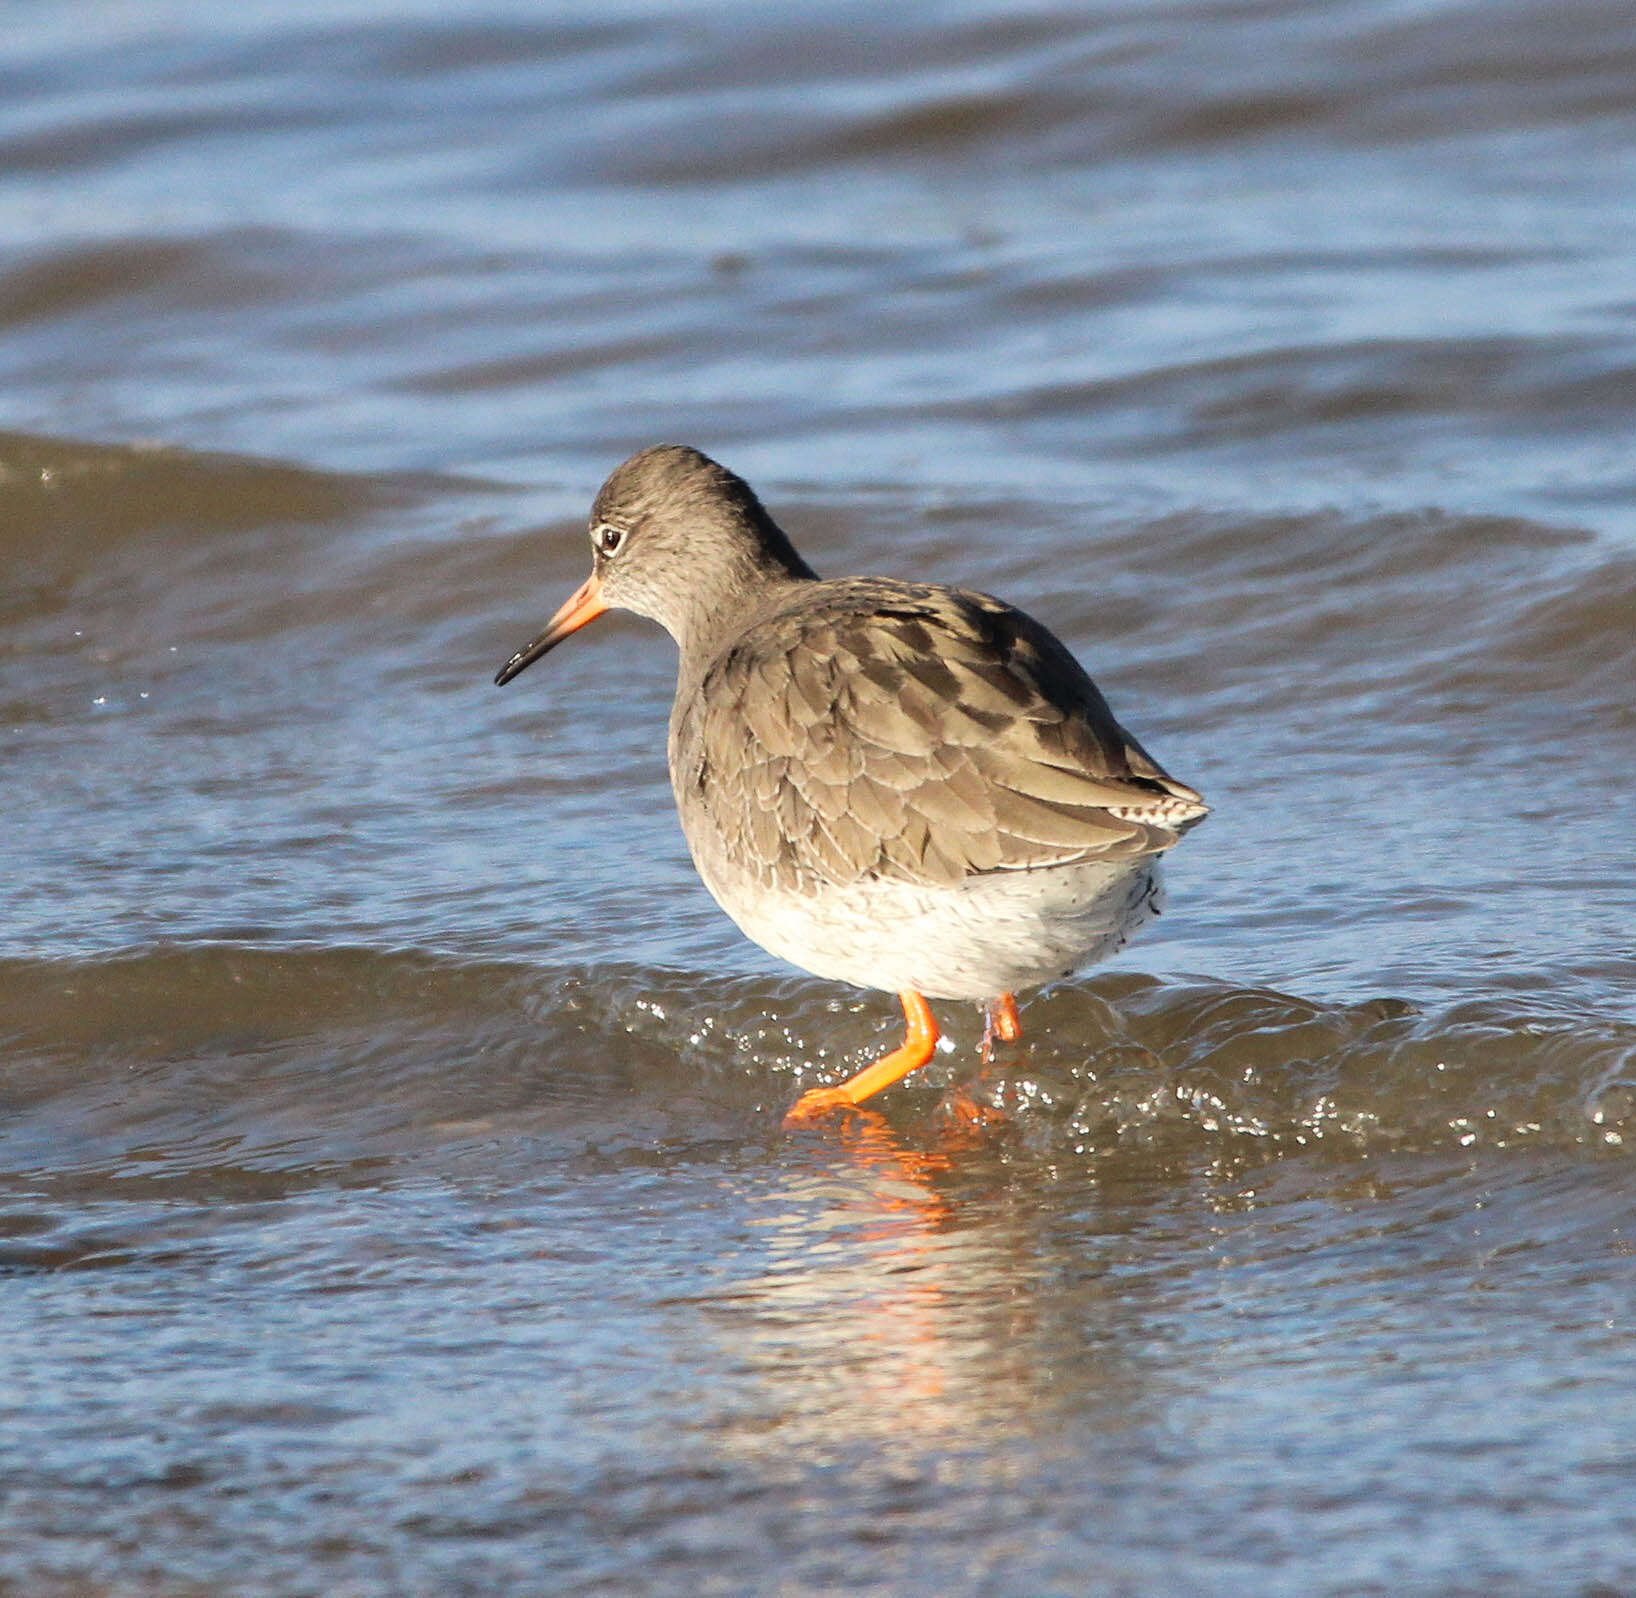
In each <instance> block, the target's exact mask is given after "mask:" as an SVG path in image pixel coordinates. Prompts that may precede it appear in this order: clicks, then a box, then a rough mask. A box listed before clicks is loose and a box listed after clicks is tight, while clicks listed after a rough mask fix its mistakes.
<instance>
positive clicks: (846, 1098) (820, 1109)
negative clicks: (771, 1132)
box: [784, 1086, 857, 1132]
mask: <svg viewBox="0 0 1636 1598" xmlns="http://www.w3.org/2000/svg"><path fill="white" fill-rule="evenodd" d="M856 1108H857V1101H856V1100H855V1099H853V1097H852V1095H851V1094H850V1093H848V1092H847V1090H846V1088H845V1087H844V1086H843V1087H838V1088H808V1089H807V1091H806V1092H805V1093H803V1094H802V1095H801V1097H800V1098H798V1099H797V1100H796V1101H795V1103H794V1104H792V1105H791V1106H790V1107H789V1109H788V1110H787V1111H786V1112H785V1115H784V1130H785V1131H786V1132H788V1131H792V1130H793V1129H795V1128H796V1127H802V1126H816V1125H817V1124H818V1123H819V1122H820V1121H823V1120H827V1119H828V1118H829V1117H830V1116H832V1115H834V1113H835V1112H836V1111H837V1110H853V1109H856Z"/></svg>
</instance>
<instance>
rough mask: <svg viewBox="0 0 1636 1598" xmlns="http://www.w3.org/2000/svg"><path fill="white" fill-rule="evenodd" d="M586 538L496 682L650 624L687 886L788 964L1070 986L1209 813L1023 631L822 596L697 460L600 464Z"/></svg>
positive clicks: (864, 589) (941, 988)
mask: <svg viewBox="0 0 1636 1598" xmlns="http://www.w3.org/2000/svg"><path fill="white" fill-rule="evenodd" d="M591 545H592V551H593V569H592V575H591V577H590V578H589V580H588V581H587V582H586V584H585V585H584V586H583V587H582V588H581V589H580V590H579V592H578V593H577V594H575V595H574V596H573V598H572V599H570V600H569V601H568V603H567V604H565V605H564V606H563V607H562V609H561V610H560V611H559V612H558V614H557V615H556V617H554V618H553V620H552V622H551V625H550V626H549V627H548V628H547V630H546V631H545V632H544V633H543V634H541V635H540V637H539V638H537V639H535V640H534V642H533V643H531V644H530V645H528V646H527V647H526V648H525V649H522V650H520V651H519V652H518V653H517V654H516V655H514V656H513V657H512V658H511V660H509V661H508V662H507V663H506V665H505V667H504V668H502V670H501V672H500V674H499V677H498V679H497V680H498V681H500V682H506V681H509V680H510V679H511V678H512V677H514V676H515V675H516V674H517V673H518V672H519V671H521V670H523V668H524V667H526V666H527V665H529V664H531V663H532V662H533V661H534V660H537V659H538V658H539V657H540V656H541V655H543V654H544V653H545V652H546V651H547V650H549V649H551V648H552V647H554V646H555V644H557V643H558V642H560V640H561V639H562V638H564V637H566V636H567V634H568V633H570V632H572V631H574V630H576V629H577V628H578V627H579V626H582V625H583V624H584V623H585V622H587V621H590V620H592V619H593V618H594V617H595V616H597V615H600V614H601V613H602V611H603V610H604V609H607V608H624V609H628V610H634V611H636V612H638V613H640V614H642V615H646V616H651V617H653V618H654V619H655V620H657V621H659V622H660V623H661V624H662V625H663V626H664V627H665V628H666V629H667V630H668V631H669V632H670V633H671V635H672V636H673V637H674V638H675V640H676V642H677V645H678V647H679V649H680V652H681V659H680V664H679V668H678V672H677V685H676V699H675V703H674V705H673V707H672V711H671V719H670V773H671V782H672V785H673V787H674V790H675V794H676V803H677V809H678V812H679V814H680V817H681V822H682V830H683V832H684V834H685V835H686V837H687V841H688V846H689V848H690V849H691V851H692V854H693V858H694V861H695V863H696V865H697V866H698V868H699V872H700V875H701V876H702V877H703V879H704V881H705V883H706V885H707V886H708V887H709V888H710V890H711V892H712V893H713V894H714V895H715V896H716V898H717V900H718V901H719V902H720V903H721V905H722V907H723V908H724V909H725V910H726V911H727V913H728V914H729V915H731V916H732V917H733V918H734V920H735V921H737V922H738V923H739V925H740V927H742V928H743V929H744V931H745V932H746V933H748V934H749V936H751V937H752V938H754V939H755V940H756V941H758V942H760V943H761V944H763V945H764V946H765V947H767V948H769V949H771V950H772V951H773V952H774V953H777V954H780V955H782V956H784V957H785V958H787V959H789V960H792V961H793V962H794V963H796V964H798V965H803V966H805V967H806V968H807V969H809V970H813V971H816V972H818V973H819V974H821V975H826V976H833V977H838V978H841V979H843V980H846V981H851V982H856V983H860V984H863V985H866V986H871V987H880V988H888V989H896V990H898V991H899V992H900V993H903V994H904V995H905V1005H906V1008H908V1007H909V1005H910V1000H911V999H914V1000H915V1001H916V1003H919V1004H920V1006H921V1010H922V1011H923V1010H924V1004H923V1001H921V1000H919V999H918V997H917V996H918V995H922V994H930V995H932V996H935V997H944V998H970V999H993V998H995V997H997V996H1000V995H1007V996H1009V994H1010V993H1011V992H1012V991H1013V990H1014V989H1015V988H1018V987H1026V986H1030V985H1033V984H1037V983H1039V982H1043V981H1046V980H1049V979H1050V978H1051V977H1054V976H1059V975H1063V974H1066V973H1067V972H1068V971H1071V970H1073V969H1074V968H1075V967H1076V966H1078V965H1080V964H1082V963H1084V962H1085V961H1087V960H1090V959H1093V958H1096V957H1097V956H1098V955H1100V954H1104V953H1106V952H1108V951H1109V950H1111V949H1113V948H1117V947H1118V946H1119V945H1120V944H1121V943H1122V942H1123V941H1124V940H1125V938H1126V937H1127V936H1128V934H1129V932H1130V931H1131V930H1132V929H1133V928H1134V926H1136V925H1137V924H1138V923H1139V922H1140V921H1141V920H1142V919H1143V918H1144V917H1145V916H1146V915H1147V914H1148V913H1150V911H1151V910H1152V908H1153V906H1154V903H1155V898H1156V892H1157V889H1156V879H1155V877H1154V862H1155V860H1156V858H1157V856H1158V855H1159V854H1160V853H1161V852H1162V851H1164V850H1166V849H1168V848H1170V847H1171V845H1173V844H1174V843H1175V842H1176V841H1177V839H1178V838H1179V837H1180V836H1181V834H1182V833H1183V832H1185V831H1186V830H1187V829H1188V828H1189V827H1190V826H1192V825H1193V824H1194V823H1196V822H1197V821H1198V820H1199V819H1201V818H1202V817H1203V816H1204V815H1205V813H1206V810H1207V807H1206V806H1205V804H1204V802H1203V801H1202V800H1201V799H1200V797H1199V795H1198V794H1197V793H1195V792H1194V790H1193V789H1191V788H1189V787H1188V786H1187V785H1186V784H1184V783H1180V782H1177V781H1176V780H1175V779H1174V778H1172V777H1171V776H1169V775H1168V774H1167V773H1166V772H1165V771H1164V770H1163V769H1162V768H1161V767H1160V766H1159V765H1158V763H1157V762H1156V761H1154V760H1153V758H1152V757H1151V756H1150V755H1149V754H1148V753H1147V752H1146V750H1144V749H1143V748H1142V746H1141V745H1140V744H1139V743H1137V741H1136V740H1135V739H1134V738H1133V737H1131V736H1130V734H1129V733H1127V732H1126V731H1125V730H1124V728H1123V727H1121V726H1120V725H1119V723H1118V722H1117V721H1116V720H1115V719H1114V716H1113V714H1112V712H1111V711H1110V710H1109V709H1108V705H1107V702H1106V701H1105V700H1104V699H1103V697H1102V695H1101V694H1100V693H1099V692H1098V691H1097V688H1096V686H1095V684H1094V683H1092V681H1091V680H1090V678H1089V677H1088V676H1086V674H1085V672H1084V670H1083V669H1082V668H1081V667H1080V665H1079V663H1078V661H1076V660H1075V659H1074V657H1073V656H1072V655H1071V654H1070V653H1069V652H1068V650H1067V649H1066V648H1064V647H1063V645H1062V644H1061V643H1059V642H1058V640H1057V639H1056V638H1055V637H1053V636H1052V634H1051V633H1050V632H1048V631H1047V630H1046V629H1045V628H1044V627H1043V626H1041V625H1040V624H1039V623H1038V622H1036V621H1034V620H1033V619H1032V618H1031V617H1029V616H1026V615H1025V614H1023V612H1021V611H1020V610H1017V609H1016V608H1015V607H1013V606H1011V605H1007V604H1005V603H1004V602H1003V601H1001V600H998V599H992V598H990V597H989V596H987V595H985V594H978V593H971V592H967V591H965V590H963V589H958V588H946V587H940V586H936V585H933V584H927V583H912V582H900V581H895V580H893V579H890V578H883V577H848V578H840V579H837V580H833V581H828V582H825V581H821V580H819V579H818V578H817V576H816V575H815V574H814V573H813V571H812V570H811V568H810V567H808V566H807V565H806V563H805V562H804V561H803V560H802V559H801V557H800V556H799V555H798V554H797V553H796V551H795V549H794V547H793V545H791V543H790V541H789V539H788V538H787V537H786V536H785V535H784V533H783V532H782V531H781V530H780V529H779V528H778V527H777V525H776V524H775V523H774V522H773V520H772V518H771V517H770V516H768V514H767V512H766V510H765V509H764V508H763V507H762V505H761V503H760V501H759V500H758V499H757V498H756V496H755V494H754V493H753V492H752V491H751V490H750V488H749V486H748V485H747V484H745V483H744V482H743V481H742V480H741V479H740V478H738V477H735V476H734V475H733V474H732V473H731V472H729V471H727V470H726V469H725V468H724V467H722V466H720V465H718V464H717V463H716V462H714V461H712V460H710V459H708V458H707V457H706V456H703V455H701V454H699V453H698V452H697V451H696V450H692V449H686V448H683V447H680V446H677V445H661V446H659V447H658V448H655V449H649V450H644V451H642V453H640V454H638V455H634V456H632V457H631V459H629V460H628V461H626V462H625V463H624V465H622V466H620V467H619V468H618V469H617V470H616V471H615V472H614V473H613V474H612V476H610V477H609V479H608V481H607V482H606V483H605V484H604V485H603V488H602V491H601V492H600V493H599V494H598V495H597V499H596V503H595V505H594V507H593V509H592V514H591ZM1012 1013H1013V1017H1014V1012H1012ZM916 1024H917V1023H916V1020H915V1016H914V1014H913V1013H911V1034H912V1035H913V1034H914V1029H915V1025H916ZM924 1025H925V1026H926V1027H931V1026H932V1024H931V1022H930V1018H929V1015H927V1016H926V1017H925V1020H924ZM935 1035H936V1034H935V1027H932V1030H931V1032H930V1036H931V1037H932V1038H933V1039H935ZM921 1041H922V1042H923V1041H924V1037H922V1039H921ZM928 1047H929V1045H928ZM900 1052H902V1051H900ZM866 1074H867V1073H866ZM877 1085H878V1084H877ZM839 1091H840V1090H832V1096H833V1093H834V1092H839ZM867 1091H874V1089H873V1088H870V1089H868V1090H867ZM860 1096H861V1095H860Z"/></svg>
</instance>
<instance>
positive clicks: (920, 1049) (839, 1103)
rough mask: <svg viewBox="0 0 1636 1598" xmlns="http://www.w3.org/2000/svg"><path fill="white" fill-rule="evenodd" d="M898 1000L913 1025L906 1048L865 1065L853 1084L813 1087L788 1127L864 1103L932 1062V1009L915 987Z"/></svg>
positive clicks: (798, 1104)
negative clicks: (831, 1111)
mask: <svg viewBox="0 0 1636 1598" xmlns="http://www.w3.org/2000/svg"><path fill="white" fill-rule="evenodd" d="M898 997H899V998H900V999H902V1000H903V1015H904V1019H905V1020H906V1021H907V1022H908V1023H909V1029H908V1032H907V1033H906V1034H905V1036H904V1039H903V1047H902V1048H899V1049H893V1050H892V1052H891V1053H890V1054H888V1055H886V1056H885V1058H883V1059H879V1060H876V1061H875V1063H874V1064H873V1065H869V1066H865V1067H864V1069H863V1070H861V1071H860V1072H859V1073H858V1074H857V1075H856V1076H855V1077H853V1078H852V1079H851V1081H849V1082H843V1083H842V1084H841V1085H840V1086H839V1087H836V1088H809V1089H808V1090H807V1091H806V1092H805V1093H803V1094H802V1095H801V1097H800V1098H798V1099H797V1100H796V1101H795V1104H794V1105H793V1107H792V1108H791V1110H790V1112H789V1114H788V1115H786V1116H785V1117H784V1125H785V1126H800V1125H802V1124H804V1123H805V1122H808V1121H814V1120H816V1119H817V1118H818V1117H819V1116H821V1115H822V1114H824V1112H825V1111H826V1110H835V1109H841V1108H843V1107H844V1106H846V1105H850V1104H862V1103H863V1101H864V1100H865V1099H867V1098H868V1097H869V1096H870V1095H871V1094H872V1093H879V1092H880V1090H881V1089H882V1088H889V1087H891V1085H892V1084H893V1083H894V1082H899V1081H901V1080H902V1079H903V1078H904V1077H906V1076H907V1075H908V1074H909V1073H910V1072H911V1071H918V1070H919V1069H920V1067H921V1066H923V1065H924V1064H925V1063H926V1062H927V1061H928V1060H929V1059H931V1057H932V1050H933V1049H935V1048H936V1047H937V1039H938V1031H937V1022H936V1021H935V1020H933V1018H932V1010H931V1006H930V1005H929V1004H927V1003H926V1001H925V1000H924V999H923V998H921V996H920V995H919V994H918V993H916V992H915V991H914V990H913V989H912V988H905V989H904V990H903V992H902V993H900V994H899V995H898Z"/></svg>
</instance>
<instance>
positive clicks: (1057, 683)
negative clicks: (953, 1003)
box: [675, 578, 1208, 886]
mask: <svg viewBox="0 0 1636 1598" xmlns="http://www.w3.org/2000/svg"><path fill="white" fill-rule="evenodd" d="M678 734H679V736H678V739H677V750H676V753H677V760H676V762H675V764H676V771H675V780H676V783H677V793H678V798H679V799H680V800H682V802H683V805H684V808H686V807H687V806H688V805H689V804H690V803H691V804H692V805H693V806H695V807H696V808H697V809H698V810H699V811H700V812H702V813H703V815H704V817H705V818H707V819H706V820H705V821H704V824H705V825H707V826H710V827H713V828H714V829H715V830H716V834H717V842H718V845H719V847H720V848H721V849H722V850H723V851H724V852H725V853H726V854H727V856H728V857H729V858H731V859H733V860H734V861H735V862H736V863H737V865H738V866H739V867H740V868H744V869H750V870H753V871H754V873H755V874H756V875H757V876H758V877H760V878H761V879H762V880H764V881H767V882H769V883H773V884H777V885H782V886H796V885H814V884H824V883H828V884H835V885H844V884H848V883H852V882H856V881H858V880H859V879H863V878H890V879H895V880H898V881H906V882H914V883H922V884H926V885H929V886H946V885H953V884H956V883H959V882H961V881H963V880H965V879H966V878H968V877H971V876H975V875H980V874H982V873H985V872H996V871H1017V870H1029V869H1033V868H1038V867H1045V866H1054V865H1062V864H1067V863H1069V862H1072V861H1078V860H1085V859H1089V858H1093V857H1100V858H1105V859H1116V858H1120V857H1134V856H1138V855H1145V854H1153V853H1156V852H1158V851H1159V850H1162V849H1167V848H1169V847H1170V845H1171V844H1173V843H1175V841H1176V839H1177V838H1178V837H1179V836H1180V834H1181V833H1182V832H1183V831H1185V830H1186V828H1187V827H1188V826H1189V825H1191V824H1192V823H1193V822H1195V821H1197V820H1199V819H1200V818H1201V817H1202V816H1203V815H1204V814H1205V813H1206V810H1207V808H1208V807H1207V806H1206V805H1205V804H1204V802H1203V800H1202V799H1200V797H1199V796H1198V794H1197V793H1195V792H1194V791H1193V790H1192V789H1191V788H1189V787H1187V786H1186V785H1185V784H1184V783H1180V782H1177V781H1175V779H1173V778H1172V777H1170V776H1168V775H1167V774H1166V773H1165V772H1164V771H1163V769H1162V768H1161V767H1160V766H1159V765H1158V764H1157V763H1156V762H1155V761H1154V760H1153V759H1152V758H1151V757H1150V756H1149V755H1148V754H1147V753H1146V751H1145V750H1143V749H1142V747H1141V746H1140V745H1139V744H1138V743H1136V741H1135V740H1134V739H1132V738H1131V737H1130V736H1129V735H1128V734H1127V733H1126V732H1125V731H1124V729H1123V728H1122V727H1121V726H1120V725H1119V723H1118V722H1117V721H1115V720H1114V717H1113V714H1112V712H1111V711H1109V709H1108V707H1107V703H1106V702H1105V701H1104V700H1103V698H1102V695H1101V694H1100V693H1099V692H1098V691H1097V689H1096V687H1095V685H1094V684H1093V683H1092V682H1091V680H1090V678H1089V677H1087V676H1086V674H1085V672H1084V670H1083V669H1082V668H1081V667H1080V665H1079V663H1078V662H1077V661H1076V660H1075V659H1074V658H1073V656H1072V655H1071V654H1069V652H1068V651H1067V649H1066V648H1064V647H1063V645H1062V644H1061V643H1059V642H1058V641H1057V639H1056V638H1054V637H1053V636H1052V635H1051V633H1049V632H1048V631H1047V630H1046V629H1045V628H1044V627H1042V626H1040V624H1039V623H1037V622H1035V621H1033V620H1032V619H1031V618H1030V617H1028V616H1026V615H1024V614H1023V613H1022V612H1021V611H1019V610H1016V609H1015V608H1013V607H1012V606H1010V605H1006V604H1004V603H1002V602H1001V601H999V600H996V599H991V598H989V597H988V596H986V595H982V594H974V593H967V592H964V591H962V590H958V589H947V588H934V587H929V586H922V585H917V584H909V583H895V582H889V581H887V580H884V579H871V578H858V579H851V580H848V581H844V582H839V583H823V584H816V585H813V588H812V589H810V590H804V591H803V593H802V595H801V596H800V598H799V599H798V600H797V601H796V602H795V603H793V604H790V605H787V606H786V607H785V608H784V609H783V610H781V611H779V610H775V611H774V613H773V614H771V615H770V616H767V617H764V618H763V619H762V620H760V621H758V622H757V623H756V624H755V625H754V626H752V627H751V628H750V629H748V630H747V631H746V632H745V633H744V634H743V635H742V636H741V637H740V638H739V639H738V640H737V641H736V642H735V643H734V644H733V645H732V647H731V648H729V649H728V650H727V651H726V652H724V653H723V654H722V655H721V656H720V657H718V659H717V660H716V661H715V662H713V663H712V665H711V666H710V668H709V669H708V671H707V672H706V674H705V676H704V679H703V681H702V682H701V683H700V684H699V686H698V688H697V690H696V691H695V692H694V693H693V694H692V695H691V696H690V698H689V700H688V701H687V703H686V704H684V705H680V706H678Z"/></svg>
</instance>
